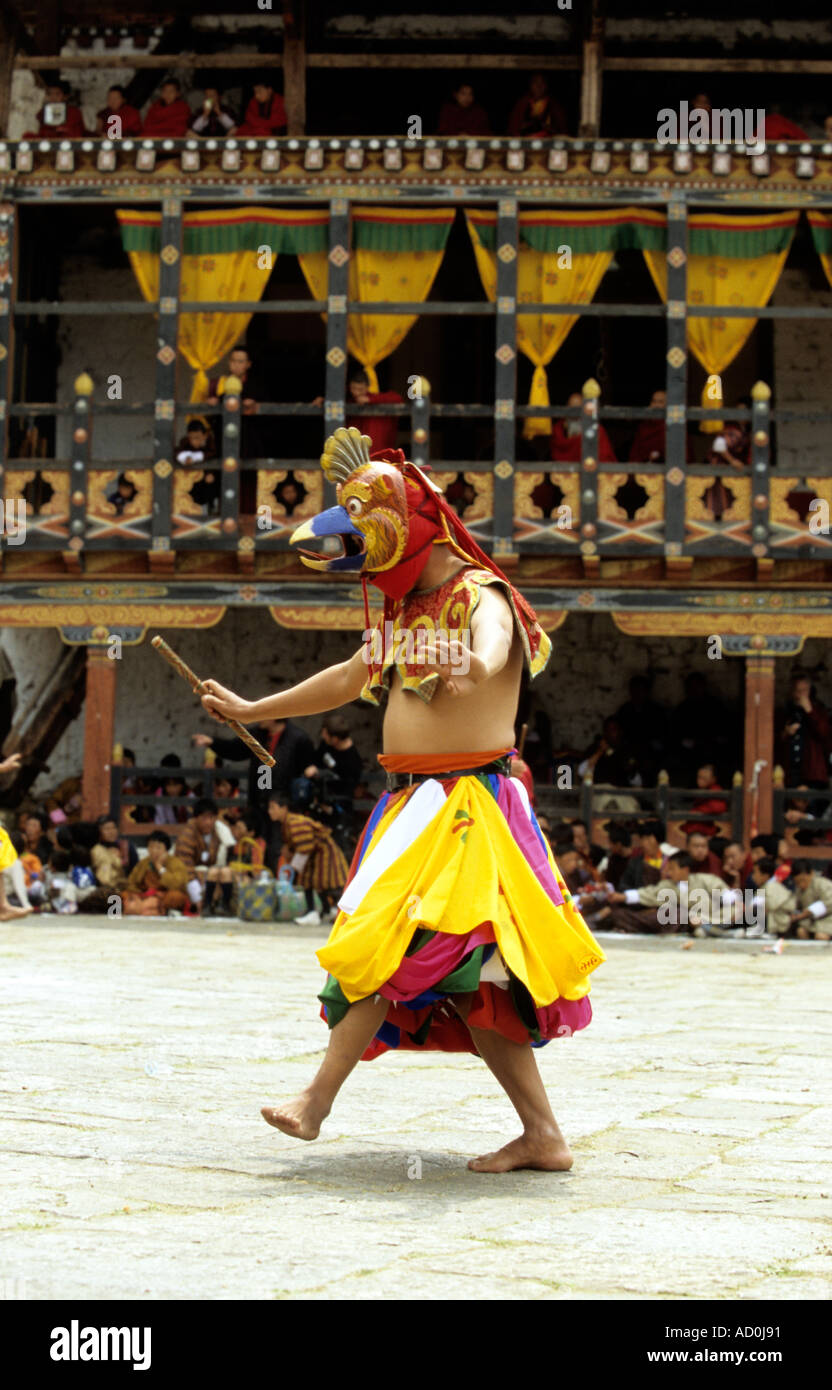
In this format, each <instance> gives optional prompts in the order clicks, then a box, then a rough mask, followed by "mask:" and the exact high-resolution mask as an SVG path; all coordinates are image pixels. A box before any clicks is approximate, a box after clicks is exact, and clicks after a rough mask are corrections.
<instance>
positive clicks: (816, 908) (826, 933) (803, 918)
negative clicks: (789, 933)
mask: <svg viewBox="0 0 832 1390" xmlns="http://www.w3.org/2000/svg"><path fill="white" fill-rule="evenodd" d="M792 875H793V877H794V885H795V897H796V899H797V911H796V912H793V913H792V918H791V921H792V926H793V927H795V928H796V931H795V936H799V937H800V939H801V941H806V940H808V938H809V937H814V939H815V941H829V940H830V939H832V881H830V880H829V879H828V878H826V877H825V876H824V875H823V874H821V873H818V871H817V868H816V866H815V864H814V863H813V861H812V860H811V859H796V860H795V861H794V864H793V865H792Z"/></svg>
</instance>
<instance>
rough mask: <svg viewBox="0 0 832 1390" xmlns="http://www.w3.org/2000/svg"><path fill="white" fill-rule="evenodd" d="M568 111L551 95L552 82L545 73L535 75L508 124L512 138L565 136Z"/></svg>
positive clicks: (530, 79) (516, 103)
mask: <svg viewBox="0 0 832 1390" xmlns="http://www.w3.org/2000/svg"><path fill="white" fill-rule="evenodd" d="M566 132H567V124H566V112H565V111H564V109H563V107H562V106H561V104H560V102H558V101H555V99H554V97H552V96H550V94H549V83H548V82H547V81H546V78H545V77H544V76H543V73H542V72H533V73H532V75H531V77H530V78H529V85H528V87H527V89H526V91H525V92H524V93H523V95H522V96H521V97H520V98H519V99H518V100H517V101H516V102H515V104H514V109H513V110H512V113H511V116H510V118H509V123H508V133H509V135H520V136H522V137H523V138H529V139H532V138H535V137H537V136H541V137H546V136H548V135H565V134H566Z"/></svg>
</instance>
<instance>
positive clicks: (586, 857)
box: [556, 816, 603, 882]
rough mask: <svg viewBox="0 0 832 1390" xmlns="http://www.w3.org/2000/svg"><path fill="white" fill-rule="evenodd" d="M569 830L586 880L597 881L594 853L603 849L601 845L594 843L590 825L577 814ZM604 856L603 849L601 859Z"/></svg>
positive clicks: (570, 823) (569, 825)
mask: <svg viewBox="0 0 832 1390" xmlns="http://www.w3.org/2000/svg"><path fill="white" fill-rule="evenodd" d="M568 830H569V832H570V834H571V837H572V844H573V845H574V847H575V851H576V853H577V855H578V864H579V866H580V869H581V872H582V873H583V874H584V876H585V880H589V879H592V880H593V881H595V882H597V880H598V878H599V875H598V872H597V867H596V863H595V858H596V856H595V854H594V851H595V850H601V846H600V845H595V844H593V843H592V841H591V840H590V838H589V827H588V825H587V823H586V821H585V820H580V818H579V817H577V816H576V817H575V818H574V820H571V821H570V822H569V824H568ZM562 838H563V839H565V838H566V836H563V837H562ZM556 857H557V856H556ZM602 857H603V850H601V854H600V855H599V856H598V858H599V860H600V858H602Z"/></svg>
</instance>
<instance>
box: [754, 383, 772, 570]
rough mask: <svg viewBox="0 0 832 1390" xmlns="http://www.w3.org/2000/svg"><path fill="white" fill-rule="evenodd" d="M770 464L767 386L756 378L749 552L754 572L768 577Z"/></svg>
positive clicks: (770, 567)
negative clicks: (754, 568)
mask: <svg viewBox="0 0 832 1390" xmlns="http://www.w3.org/2000/svg"><path fill="white" fill-rule="evenodd" d="M770 466H771V387H770V386H768V385H767V383H766V382H765V381H756V382H755V383H754V385H753V386H752V388H751V554H752V555H753V556H754V558H755V560H756V561H757V575H758V577H759V578H761V579H763V578H765V579H768V578H769V577H770V576H771V573H772V571H773V569H774V560H773V559H772V557H771V555H770V554H769V545H770V544H771V530H770V517H771V511H770V503H771V499H770V497H769V469H770Z"/></svg>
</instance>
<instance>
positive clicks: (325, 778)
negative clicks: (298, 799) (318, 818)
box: [303, 713, 362, 801]
mask: <svg viewBox="0 0 832 1390" xmlns="http://www.w3.org/2000/svg"><path fill="white" fill-rule="evenodd" d="M361 768H362V763H361V754H360V753H359V751H358V749H357V748H356V746H355V744H354V743H353V741H352V738H351V737H350V728H349V724H348V723H347V721H346V719H345V718H344V716H343V715H342V714H337V713H336V714H328V715H327V716H326V718H325V720H324V722H323V724H322V725H321V741H320V743H319V744H318V747H317V749H316V750H315V757H314V759H313V761H312V762H311V763H310V764H309V766H308V767H307V768H305V769H304V774H303V775H304V777H309V778H311V779H316V778H317V779H318V781H319V782H320V781H322V782H323V783H324V784H327V783H329V785H328V786H327V790H326V795H328V796H331V797H336V798H340V799H341V800H347V801H349V800H351V799H352V797H353V796H354V795H355V788H356V786H357V785H358V783H359V781H360V779H361ZM330 779H334V780H332V781H331V783H330Z"/></svg>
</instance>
